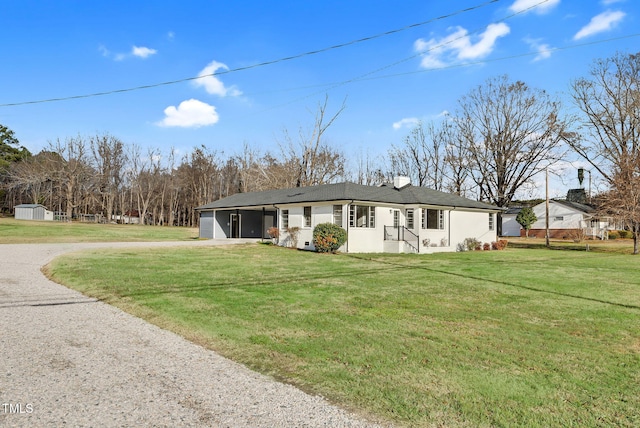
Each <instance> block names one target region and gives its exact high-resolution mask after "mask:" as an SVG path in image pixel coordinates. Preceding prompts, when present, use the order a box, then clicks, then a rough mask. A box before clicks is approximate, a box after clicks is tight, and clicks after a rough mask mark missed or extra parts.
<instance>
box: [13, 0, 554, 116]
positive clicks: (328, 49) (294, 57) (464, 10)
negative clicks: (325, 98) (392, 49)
mask: <svg viewBox="0 0 640 428" xmlns="http://www.w3.org/2000/svg"><path fill="white" fill-rule="evenodd" d="M499 1H501V0H487V1H485V2H484V3H481V4H478V5H475V6H471V7H468V8H465V9H460V10H457V11H455V12H452V13H449V14H446V15H441V16H439V17H437V18H432V19H430V20H427V21H423V22H418V23H416V24H410V25H406V26H404V27H401V28H398V29H395V30H389V31H385V32H382V33H378V34H375V35H373V36H367V37H363V38H360V39H356V40H352V41H349V42H346V43H340V44H337V45H333V46H329V47H325V48H322V49H317V50H312V51H308V52H304V53H301V54H297V55H292V56H288V57H283V58H278V59H275V60H270V61H265V62H260V63H256V64H252V65H248V66H244V67H238V68H233V69H229V70H223V71H219V72H214V73H210V74H205V75H201V76H194V77H186V78H183V79H177V80H170V81H166V82H160V83H151V84H148V85H141V86H134V87H131V88H123V89H114V90H110V91H103V92H94V93H91V94H83V95H71V96H66V97H59V98H48V99H43V100H33V101H21V102H15V103H5V104H0V107H14V106H21V105H28V104H42V103H50V102H58V101H69V100H75V99H81V98H92V97H99V96H103V95H113V94H119V93H124V92H133V91H139V90H142V89H151V88H158V87H161V86H168V85H175V84H177V83H184V82H189V81H193V80H198V79H203V78H205V77H212V76H219V75H222V74H229V73H235V72H238V71H244V70H250V69H252V68H258V67H264V66H267V65H273V64H277V63H280V62H285V61H292V60H294V59H299V58H303V57H306V56H311V55H316V54H319V53H323V52H328V51H331V50H335V49H340V48H343V47H347V46H351V45H355V44H358V43H362V42H367V41H371V40H374V39H378V38H381V37H385V36H389V35H392V34H396V33H400V32H402V31H406V30H409V29H412V28H417V27H421V26H424V25H427V24H431V23H433V22H436V21H440V20H444V19H448V18H452V17H454V16H456V15H461V14H463V13H467V12H471V11H473V10H477V9H480V8H483V7H485V6H488V5H490V4H493V3H497V2H499ZM547 1H549V0H543V1H542V2H541V3H539V4H542V3H545V2H547Z"/></svg>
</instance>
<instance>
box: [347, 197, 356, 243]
mask: <svg viewBox="0 0 640 428" xmlns="http://www.w3.org/2000/svg"><path fill="white" fill-rule="evenodd" d="M354 201H355V199H351V202H349V203H348V204H347V212H346V214H347V215H346V217H347V218H346V222H347V228H346V229H347V253H348V252H349V226H350V224H351V221H350V220H349V218H350V217H351V204H353V202H354Z"/></svg>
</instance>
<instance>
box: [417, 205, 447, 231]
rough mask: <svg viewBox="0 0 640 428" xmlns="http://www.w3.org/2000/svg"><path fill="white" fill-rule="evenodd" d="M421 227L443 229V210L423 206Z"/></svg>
mask: <svg viewBox="0 0 640 428" xmlns="http://www.w3.org/2000/svg"><path fill="white" fill-rule="evenodd" d="M422 228H423V229H444V211H443V210H432V209H429V208H423V209H422Z"/></svg>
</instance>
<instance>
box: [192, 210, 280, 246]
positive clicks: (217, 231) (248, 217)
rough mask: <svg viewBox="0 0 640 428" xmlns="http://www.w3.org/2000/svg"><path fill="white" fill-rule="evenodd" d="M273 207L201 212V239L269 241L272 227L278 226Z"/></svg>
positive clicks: (275, 211)
mask: <svg viewBox="0 0 640 428" xmlns="http://www.w3.org/2000/svg"><path fill="white" fill-rule="evenodd" d="M277 218H278V216H277V210H276V209H274V208H273V207H270V208H267V207H256V208H247V207H243V208H235V209H228V208H225V209H213V210H205V209H202V210H200V238H207V239H212V238H215V239H220V238H232V239H236V238H255V239H269V238H270V236H269V234H268V233H267V231H268V230H269V228H270V227H273V226H277Z"/></svg>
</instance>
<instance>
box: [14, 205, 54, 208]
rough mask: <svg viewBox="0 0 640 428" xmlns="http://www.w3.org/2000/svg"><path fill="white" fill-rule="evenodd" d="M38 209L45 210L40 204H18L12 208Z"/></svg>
mask: <svg viewBox="0 0 640 428" xmlns="http://www.w3.org/2000/svg"><path fill="white" fill-rule="evenodd" d="M38 207H42V208H46V207H45V206H44V205H42V204H20V205H16V206H15V207H13V208H38Z"/></svg>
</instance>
